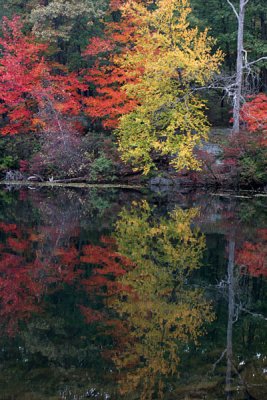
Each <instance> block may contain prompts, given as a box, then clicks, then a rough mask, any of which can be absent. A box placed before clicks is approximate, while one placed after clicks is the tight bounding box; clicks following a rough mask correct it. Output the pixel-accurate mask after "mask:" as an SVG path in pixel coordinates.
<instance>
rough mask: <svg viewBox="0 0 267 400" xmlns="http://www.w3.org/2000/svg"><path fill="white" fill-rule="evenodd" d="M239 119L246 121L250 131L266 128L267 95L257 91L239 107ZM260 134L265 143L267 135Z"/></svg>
mask: <svg viewBox="0 0 267 400" xmlns="http://www.w3.org/2000/svg"><path fill="white" fill-rule="evenodd" d="M241 119H242V120H243V121H244V122H245V123H246V125H247V128H248V130H249V131H250V132H256V131H266V130H267V95H266V94H264V93H259V94H258V95H257V96H255V97H252V100H251V101H248V102H247V103H245V104H244V105H243V107H242V109H241ZM266 133H267V132H265V135H264V136H262V139H261V141H262V144H264V145H265V146H266V145H267V137H266Z"/></svg>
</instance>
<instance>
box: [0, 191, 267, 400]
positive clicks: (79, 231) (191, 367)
mask: <svg viewBox="0 0 267 400" xmlns="http://www.w3.org/2000/svg"><path fill="white" fill-rule="evenodd" d="M266 211H267V204H266V198H264V197H262V198H261V197H256V198H254V199H247V198H241V199H238V198H234V199H231V198H227V197H219V196H211V195H208V194H205V193H200V192H199V193H189V194H182V193H170V194H168V195H159V194H141V193H137V192H125V191H124V192H123V191H120V192H116V191H107V192H100V191H98V192H97V191H95V190H90V191H84V192H83V191H75V190H63V189H55V190H49V191H44V190H26V189H23V190H17V191H8V190H2V191H0V249H1V256H0V330H1V335H0V399H1V400H7V399H10V400H11V399H12V400H15V399H19V400H26V399H27V400H35V399H36V400H41V399H47V400H52V399H53V400H55V399H68V400H70V399H73V400H74V399H75V400H78V399H90V398H92V399H116V400H117V399H118V400H120V399H125V400H126V399H127V400H134V399H138V400H139V399H141V400H150V399H167V400H180V399H187V400H188V399H194V400H196V399H198V400H199V399H210V400H214V399H235V400H237V399H240V400H241V399H242V400H244V399H251V400H253V399H259V400H264V399H267V341H266V339H267V329H266V328H267V321H266V318H267V293H266V287H267V285H266V277H267V212H266Z"/></svg>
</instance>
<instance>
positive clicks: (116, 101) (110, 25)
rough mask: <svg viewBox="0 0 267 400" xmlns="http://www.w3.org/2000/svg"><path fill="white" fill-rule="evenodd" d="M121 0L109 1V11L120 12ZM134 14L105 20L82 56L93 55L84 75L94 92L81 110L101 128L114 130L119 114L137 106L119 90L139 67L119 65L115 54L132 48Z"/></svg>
mask: <svg viewBox="0 0 267 400" xmlns="http://www.w3.org/2000/svg"><path fill="white" fill-rule="evenodd" d="M123 3H124V1H119V0H118V1H112V2H111V3H110V8H109V12H110V14H112V13H113V12H118V13H119V12H120V8H121V6H122V5H123ZM136 31H137V25H136V17H135V18H133V16H131V15H127V18H125V17H123V16H121V17H120V20H119V21H118V22H115V21H112V22H106V23H105V30H104V38H101V37H94V38H92V39H91V40H90V43H89V45H88V46H87V48H86V50H85V51H84V53H83V55H84V56H85V57H94V58H95V62H94V65H93V67H92V68H90V70H89V71H87V72H86V73H85V75H84V79H85V80H86V81H87V82H88V85H89V87H91V88H92V87H94V91H95V94H94V95H91V96H89V97H87V98H85V99H84V103H85V112H86V114H87V115H89V116H90V117H91V118H92V119H93V120H99V119H100V120H101V121H102V126H103V127H104V128H105V129H114V128H116V127H117V126H118V122H119V117H120V116H122V115H124V114H127V113H129V112H131V111H132V110H133V109H134V108H135V107H136V105H137V102H136V100H135V99H133V98H131V97H130V96H128V95H127V94H126V92H125V91H124V90H122V86H123V85H125V84H127V83H134V82H136V81H137V79H138V75H140V74H141V73H142V68H138V69H136V73H135V74H133V73H132V71H129V70H127V68H122V67H121V65H120V63H118V57H119V56H121V55H123V54H126V53H127V52H129V51H130V49H131V48H132V46H133V44H134V41H135V39H136Z"/></svg>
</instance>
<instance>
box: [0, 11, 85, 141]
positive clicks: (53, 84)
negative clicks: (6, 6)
mask: <svg viewBox="0 0 267 400" xmlns="http://www.w3.org/2000/svg"><path fill="white" fill-rule="evenodd" d="M2 31H3V37H2V38H0V45H1V51H0V53H1V59H0V112H1V114H2V118H3V120H4V127H3V128H1V134H2V135H7V134H16V133H23V132H25V133H28V132H29V131H31V132H32V131H41V130H43V129H50V130H51V128H52V129H55V127H56V129H59V128H60V129H61V128H62V127H59V115H61V114H62V115H64V116H69V115H74V116H76V115H78V114H79V113H80V109H81V103H80V95H79V94H78V89H83V88H84V86H83V85H82V84H81V83H80V82H79V80H78V78H77V76H76V75H75V74H74V73H71V74H69V73H67V71H66V70H65V68H64V67H63V66H60V65H58V64H52V63H49V62H48V61H47V60H46V59H45V52H46V50H47V47H48V46H47V44H43V43H37V42H36V39H35V37H34V36H33V35H26V34H24V33H23V23H22V21H21V19H20V17H18V16H15V17H13V19H11V20H9V19H8V18H6V17H4V18H3V21H2Z"/></svg>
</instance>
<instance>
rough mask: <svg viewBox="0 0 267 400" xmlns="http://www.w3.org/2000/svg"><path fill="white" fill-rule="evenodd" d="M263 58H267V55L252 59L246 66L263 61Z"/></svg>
mask: <svg viewBox="0 0 267 400" xmlns="http://www.w3.org/2000/svg"><path fill="white" fill-rule="evenodd" d="M262 60H267V57H260V58H258V59H257V60H255V61H251V62H249V63H247V64H246V65H245V68H246V67H249V66H250V65H253V64H256V63H257V62H260V61H262Z"/></svg>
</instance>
